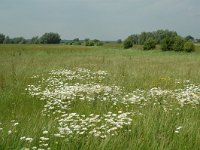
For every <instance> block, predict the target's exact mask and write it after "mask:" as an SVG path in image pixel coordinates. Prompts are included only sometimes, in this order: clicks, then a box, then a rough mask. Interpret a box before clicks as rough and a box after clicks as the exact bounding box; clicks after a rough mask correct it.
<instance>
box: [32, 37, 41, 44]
mask: <svg viewBox="0 0 200 150" xmlns="http://www.w3.org/2000/svg"><path fill="white" fill-rule="evenodd" d="M39 43H40V38H39V37H38V36H34V37H32V38H31V44H39Z"/></svg>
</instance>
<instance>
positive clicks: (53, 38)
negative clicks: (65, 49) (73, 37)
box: [40, 32, 61, 44]
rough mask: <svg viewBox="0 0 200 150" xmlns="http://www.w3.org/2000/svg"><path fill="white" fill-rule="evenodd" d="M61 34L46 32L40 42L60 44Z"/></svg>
mask: <svg viewBox="0 0 200 150" xmlns="http://www.w3.org/2000/svg"><path fill="white" fill-rule="evenodd" d="M60 40H61V39H60V35H59V34H58V33H52V32H50V33H45V34H44V35H43V36H42V37H41V38H40V43H42V44H59V43H60Z"/></svg>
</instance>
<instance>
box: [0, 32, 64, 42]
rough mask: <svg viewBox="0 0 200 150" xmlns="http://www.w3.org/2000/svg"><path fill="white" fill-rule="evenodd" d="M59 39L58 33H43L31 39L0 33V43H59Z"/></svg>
mask: <svg viewBox="0 0 200 150" xmlns="http://www.w3.org/2000/svg"><path fill="white" fill-rule="evenodd" d="M60 41H61V38H60V35H59V34H58V33H53V32H50V33H45V34H43V35H42V36H41V37H39V36H34V37H32V38H31V39H25V38H23V37H15V38H10V37H9V36H5V35H4V34H2V33H1V34H0V44H59V43H60Z"/></svg>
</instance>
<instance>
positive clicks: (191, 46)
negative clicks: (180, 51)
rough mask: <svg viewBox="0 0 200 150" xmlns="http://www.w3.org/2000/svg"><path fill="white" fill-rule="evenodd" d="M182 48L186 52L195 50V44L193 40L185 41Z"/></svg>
mask: <svg viewBox="0 0 200 150" xmlns="http://www.w3.org/2000/svg"><path fill="white" fill-rule="evenodd" d="M184 50H185V51H186V52H193V51H195V46H194V44H193V42H191V41H187V42H186V43H185V44H184Z"/></svg>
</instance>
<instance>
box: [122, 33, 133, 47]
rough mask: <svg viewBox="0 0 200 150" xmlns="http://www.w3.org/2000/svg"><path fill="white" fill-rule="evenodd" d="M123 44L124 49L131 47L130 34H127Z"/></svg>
mask: <svg viewBox="0 0 200 150" xmlns="http://www.w3.org/2000/svg"><path fill="white" fill-rule="evenodd" d="M123 46H124V49H128V48H131V47H133V40H132V38H131V36H129V37H128V38H127V39H125V40H124V43H123Z"/></svg>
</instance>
